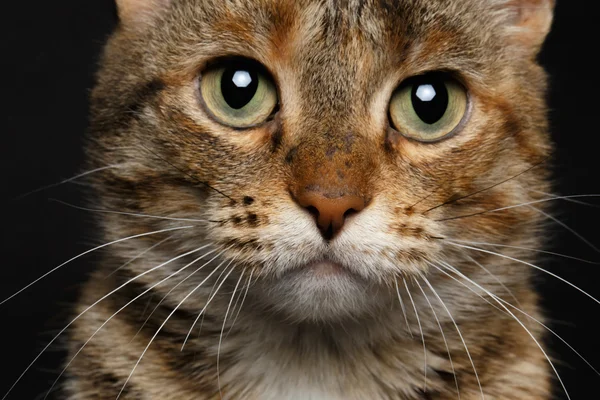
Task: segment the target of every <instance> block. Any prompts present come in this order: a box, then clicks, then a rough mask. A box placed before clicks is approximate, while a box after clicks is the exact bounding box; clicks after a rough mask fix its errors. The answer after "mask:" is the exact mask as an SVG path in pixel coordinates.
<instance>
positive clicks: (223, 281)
mask: <svg viewBox="0 0 600 400" xmlns="http://www.w3.org/2000/svg"><path fill="white" fill-rule="evenodd" d="M233 260H234V259H232V260H231V261H230V262H229V264H227V266H226V267H225V270H227V268H229V266H230V265H231V263H233ZM234 269H235V265H234V266H233V267H232V268H231V269H230V270H229V272H228V273H227V275H225V278H223V280H222V281H221V283H220V284H219V287H217V290H216V291H215V293H214V294H213V295H212V296H211V297H210V298H209V299H208V301H207V302H206V304H205V305H204V307H203V308H202V310H200V313H199V314H198V316H197V317H196V319H195V320H194V323H193V324H192V327H191V328H190V330H189V332H188V334H187V336H186V337H185V340H184V341H183V345H182V346H181V351H183V348H184V347H185V344H186V343H187V341H188V339H189V338H190V334H191V333H192V330H193V329H194V326H195V325H196V323H197V322H198V320H199V319H200V316H201V315H203V314H204V312H205V311H206V308H207V307H208V305H209V304H210V303H211V301H212V300H213V299H214V298H215V296H216V295H217V293H219V290H220V289H221V286H223V284H224V283H225V281H226V280H227V278H228V277H229V275H231V273H232V272H233V270H234ZM214 272H215V271H213V272H211V275H212V274H213V273H214ZM209 277H210V275H209V276H208V278H209ZM203 282H204V281H203Z"/></svg>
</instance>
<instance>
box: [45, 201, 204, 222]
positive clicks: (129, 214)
mask: <svg viewBox="0 0 600 400" xmlns="http://www.w3.org/2000/svg"><path fill="white" fill-rule="evenodd" d="M48 201H52V202H55V203H60V204H62V205H65V206H67V207H71V208H75V209H77V210H82V211H90V212H98V213H105V214H117V215H128V216H130V217H140V218H153V219H162V220H167V221H184V222H210V221H208V220H205V219H193V218H176V217H162V216H159V215H151V214H140V213H130V212H125V211H113V210H104V209H101V208H87V207H81V206H76V205H74V204H70V203H67V202H66V201H62V200H59V199H48Z"/></svg>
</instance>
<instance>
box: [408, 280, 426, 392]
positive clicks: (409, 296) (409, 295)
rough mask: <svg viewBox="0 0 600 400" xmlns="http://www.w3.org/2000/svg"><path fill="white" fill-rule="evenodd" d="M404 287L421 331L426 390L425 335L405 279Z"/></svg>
mask: <svg viewBox="0 0 600 400" xmlns="http://www.w3.org/2000/svg"><path fill="white" fill-rule="evenodd" d="M403 281H404V287H405V288H406V293H407V294H408V298H409V299H410V302H411V303H412V306H413V310H415V316H416V317H417V324H418V325H419V332H421V340H422V341H423V360H424V364H425V366H424V368H423V376H424V378H425V385H424V386H423V387H424V390H425V391H427V347H426V346H425V335H423V328H422V327H421V318H419V313H418V312H417V305H416V304H415V302H414V300H413V298H412V295H411V294H410V290H409V289H408V284H407V283H406V280H404V279H403Z"/></svg>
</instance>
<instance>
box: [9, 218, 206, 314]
mask: <svg viewBox="0 0 600 400" xmlns="http://www.w3.org/2000/svg"><path fill="white" fill-rule="evenodd" d="M191 228H194V226H182V227H177V228H169V229H161V230H159V231H154V232H148V233H141V234H139V235H133V236H129V237H126V238H123V239H118V240H114V241H112V242H109V243H105V244H103V245H101V246H97V247H94V248H93V249H91V250H87V251H84V252H83V253H81V254H79V255H77V256H75V257H73V258H71V259H69V260H67V261H65V262H64V263H62V264H60V265H59V266H58V267H56V268H53V269H52V270H50V271H49V272H46V273H45V274H44V275H42V276H40V277H39V278H37V279H36V280H34V281H33V282H31V283H30V284H29V285H27V286H25V287H24V288H23V289H21V290H19V291H18V292H16V293H14V294H13V295H11V296H9V297H7V298H6V299H4V300H2V301H0V306H1V305H3V304H4V303H6V302H7V301H9V300H11V299H12V298H14V297H15V296H18V295H19V294H21V293H22V292H24V291H25V290H27V289H29V288H30V287H31V286H33V285H35V284H36V283H38V282H39V281H41V280H42V279H44V278H46V277H47V276H48V275H50V274H52V273H53V272H55V271H56V270H58V269H60V268H62V267H64V266H65V265H67V264H68V263H70V262H72V261H75V260H77V259H78V258H81V257H83V256H85V255H87V254H90V253H92V252H94V251H96V250H99V249H102V248H104V247H107V246H111V245H113V244H116V243H121V242H125V241H127V240H131V239H136V238H140V237H144V236H151V235H157V234H159V233H164V232H172V231H177V230H182V229H191Z"/></svg>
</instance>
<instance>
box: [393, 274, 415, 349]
mask: <svg viewBox="0 0 600 400" xmlns="http://www.w3.org/2000/svg"><path fill="white" fill-rule="evenodd" d="M395 281H396V293H398V300H399V301H400V308H401V309H402V314H403V315H404V322H405V323H406V330H408V333H409V334H410V337H411V338H413V339H414V336H413V333H412V329H410V325H409V324H408V317H407V315H406V308H405V307H404V302H403V301H402V296H401V295H400V288H399V287H398V280H397V279H396V280H395ZM402 281H404V278H402Z"/></svg>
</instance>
